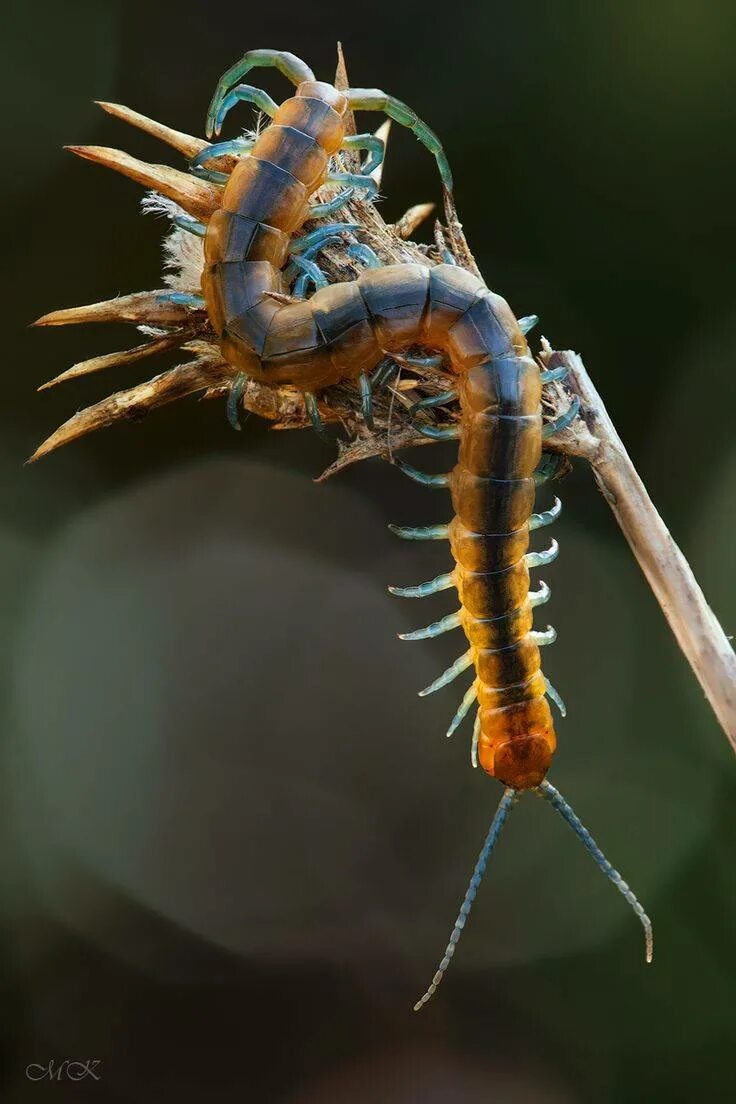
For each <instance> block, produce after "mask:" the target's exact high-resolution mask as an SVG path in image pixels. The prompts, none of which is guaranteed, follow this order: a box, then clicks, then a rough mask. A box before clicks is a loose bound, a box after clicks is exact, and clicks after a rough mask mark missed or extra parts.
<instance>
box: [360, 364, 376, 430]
mask: <svg viewBox="0 0 736 1104" xmlns="http://www.w3.org/2000/svg"><path fill="white" fill-rule="evenodd" d="M358 387H359V388H360V406H361V409H362V411H363V421H364V422H365V424H366V425H367V426H368V429H373V392H372V390H371V381H370V377H369V376H368V374H367V373H366V372H361V373H360V375H359V376H358Z"/></svg>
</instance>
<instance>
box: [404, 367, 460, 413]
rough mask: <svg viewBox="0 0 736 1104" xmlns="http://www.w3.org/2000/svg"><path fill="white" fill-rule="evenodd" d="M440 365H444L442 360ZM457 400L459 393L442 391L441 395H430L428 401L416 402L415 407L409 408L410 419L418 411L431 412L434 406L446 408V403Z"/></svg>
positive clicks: (420, 400)
mask: <svg viewBox="0 0 736 1104" xmlns="http://www.w3.org/2000/svg"><path fill="white" fill-rule="evenodd" d="M428 359H429V358H428ZM440 363H442V362H441V360H440ZM438 367H439V365H438ZM456 398H457V391H442V392H441V394H439V395H430V396H429V397H428V398H426V399H419V401H418V402H415V403H414V405H413V406H410V407H409V410H408V412H407V413H408V414H409V417H410V418H413V417H414V415H415V414H416V412H417V411H418V410H429V409H431V408H432V407H433V406H444V405H445V404H446V403H449V402H452V401H453V399H456Z"/></svg>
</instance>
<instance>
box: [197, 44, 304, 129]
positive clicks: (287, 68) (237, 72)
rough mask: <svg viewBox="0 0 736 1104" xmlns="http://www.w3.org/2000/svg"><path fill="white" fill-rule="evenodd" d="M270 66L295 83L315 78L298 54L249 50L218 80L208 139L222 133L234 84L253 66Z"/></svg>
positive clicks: (209, 120)
mask: <svg viewBox="0 0 736 1104" xmlns="http://www.w3.org/2000/svg"><path fill="white" fill-rule="evenodd" d="M269 67H273V68H275V69H278V70H279V72H280V73H283V74H284V76H285V77H286V78H287V79H288V80H290V81H291V82H292V84H295V85H297V84H300V83H301V82H302V81H313V80H314V73H313V72H312V70H311V69H310V68H309V66H308V65H306V64H305V63H304V62H303V61H302V60H301V58H298V57H296V56H295V55H294V54H290V53H288V52H287V51H285V50H249V51H248V53H247V54H244V55H243V57H242V58H241V59H240V61H237V62H236V63H235V65H231V66H230V68H229V69H227V70H226V71H225V72H224V73H223V74H222V76H221V77H220V79H219V81H218V82H217V87H216V89H215V94H214V95H213V97H212V101H211V103H210V106H209V111H208V112H207V137H208V138H211V137H212V134H213V133H219V126H218V125H217V123H218V120H219V123H220V125H221V124H222V119H223V118H224V113H222V107H223V103H224V101H225V99H226V97H227V93H228V91H229V90H230V89H231V88H232V87H233V85H234V84H237V82H238V81H239V80H242V78H243V77H244V76H245V74H246V73H248V72H250V70H251V69H257V68H269ZM221 113H222V114H221Z"/></svg>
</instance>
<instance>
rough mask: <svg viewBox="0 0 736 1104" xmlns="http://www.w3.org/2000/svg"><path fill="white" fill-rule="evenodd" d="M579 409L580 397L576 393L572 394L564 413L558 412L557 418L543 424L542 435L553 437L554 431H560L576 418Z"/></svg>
mask: <svg viewBox="0 0 736 1104" xmlns="http://www.w3.org/2000/svg"><path fill="white" fill-rule="evenodd" d="M579 410H580V399H579V398H578V396H577V395H573V399H572V402H571V403H570V405H569V407H568V408H567V410H566V411H565V413H564V414H560V416H559V418H555V420H554V421H553V422H550V423H549V424H548V425H546V426H544V428H543V429H542V437H543V438H547V437H553V436H554V435H555V433H560V432H561V431H562V430H563V429H567V427H568V426H569V425H571V424H572V423H573V422H574V421H575V419H576V418H577V416H578V411H579Z"/></svg>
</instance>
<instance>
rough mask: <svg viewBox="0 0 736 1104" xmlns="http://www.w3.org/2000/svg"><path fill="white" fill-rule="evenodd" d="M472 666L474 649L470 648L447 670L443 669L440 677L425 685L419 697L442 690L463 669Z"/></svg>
mask: <svg viewBox="0 0 736 1104" xmlns="http://www.w3.org/2000/svg"><path fill="white" fill-rule="evenodd" d="M472 666H473V649H472V648H468V650H467V652H464V653H463V655H461V656H460V657H459V659H456V660H455V662H454V663H452V664H451V665H450V666H449V667H448V668H447V670H446V671H443V672H442V674H441V675H440V676H439V678H436V679H435V680H434V682H430V684H429V686H425V687H424V689H423V690H420V691H419V697H420V698H426V697H427V695H428V694H434V692H435V690H441V689H442V688H443V686H449V684H450V683H451V682H452V681H453V680H454V679H456V678H457V677H458V675H461V674H462V673H463V671H467V669H468V667H472Z"/></svg>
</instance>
